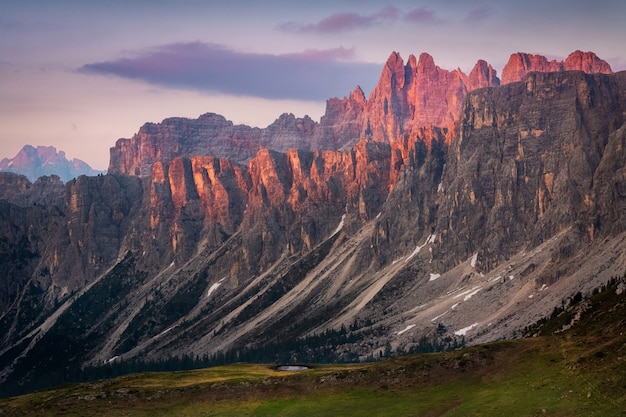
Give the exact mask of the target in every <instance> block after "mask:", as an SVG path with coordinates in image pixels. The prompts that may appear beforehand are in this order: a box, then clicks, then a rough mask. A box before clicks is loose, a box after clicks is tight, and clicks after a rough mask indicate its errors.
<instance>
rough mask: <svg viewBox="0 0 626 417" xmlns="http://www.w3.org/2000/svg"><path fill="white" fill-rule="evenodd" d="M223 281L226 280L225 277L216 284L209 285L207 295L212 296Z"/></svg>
mask: <svg viewBox="0 0 626 417" xmlns="http://www.w3.org/2000/svg"><path fill="white" fill-rule="evenodd" d="M222 281H224V278H222V279H220V280H219V281H217V282H216V283H215V284H213V285H211V286H210V287H209V291H208V292H207V294H206V296H207V297H210V296H211V294H213V293H214V292H215V290H217V289H218V288H219V287H220V285H222Z"/></svg>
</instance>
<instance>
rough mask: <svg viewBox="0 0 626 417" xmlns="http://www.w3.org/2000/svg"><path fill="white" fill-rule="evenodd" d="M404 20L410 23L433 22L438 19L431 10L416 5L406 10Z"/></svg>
mask: <svg viewBox="0 0 626 417" xmlns="http://www.w3.org/2000/svg"><path fill="white" fill-rule="evenodd" d="M404 20H406V21H408V22H412V23H434V22H436V21H438V20H439V19H438V18H437V16H436V15H435V12H433V11H432V10H430V9H427V8H425V7H418V8H416V9H413V10H410V11H408V12H407V13H406V14H405V15H404Z"/></svg>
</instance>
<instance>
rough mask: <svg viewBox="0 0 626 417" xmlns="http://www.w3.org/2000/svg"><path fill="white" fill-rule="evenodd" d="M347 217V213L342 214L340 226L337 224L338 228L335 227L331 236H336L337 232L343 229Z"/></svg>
mask: <svg viewBox="0 0 626 417" xmlns="http://www.w3.org/2000/svg"><path fill="white" fill-rule="evenodd" d="M345 219H346V215H345V214H344V215H342V216H341V221H340V222H339V226H337V228H336V229H335V231H334V232H333V234H332V235H331V236H335V235H336V234H337V233H339V232H340V231H341V229H343V222H344V220H345Z"/></svg>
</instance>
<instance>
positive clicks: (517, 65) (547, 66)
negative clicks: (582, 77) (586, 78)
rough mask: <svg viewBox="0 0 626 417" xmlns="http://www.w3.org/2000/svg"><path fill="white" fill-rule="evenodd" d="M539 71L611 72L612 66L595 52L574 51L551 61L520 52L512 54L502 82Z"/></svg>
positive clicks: (515, 80)
mask: <svg viewBox="0 0 626 417" xmlns="http://www.w3.org/2000/svg"><path fill="white" fill-rule="evenodd" d="M532 71H537V72H560V71H583V72H584V73H586V74H611V73H612V72H613V71H612V70H611V66H610V65H609V64H608V63H607V62H606V61H604V60H602V59H600V58H598V57H597V56H596V54H594V53H593V52H581V51H574V52H572V53H571V54H569V56H568V57H567V58H566V59H565V60H564V61H557V60H552V61H549V60H548V59H547V58H546V57H545V56H542V55H532V54H527V53H521V52H518V53H516V54H512V55H511V57H510V58H509V61H508V62H507V64H506V65H505V66H504V69H503V70H502V84H509V83H514V82H517V81H522V80H523V79H524V77H525V76H526V74H528V73H529V72H532Z"/></svg>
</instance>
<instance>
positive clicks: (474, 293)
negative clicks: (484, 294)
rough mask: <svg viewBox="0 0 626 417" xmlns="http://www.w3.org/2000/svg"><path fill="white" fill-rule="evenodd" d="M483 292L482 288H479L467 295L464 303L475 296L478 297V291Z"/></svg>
mask: <svg viewBox="0 0 626 417" xmlns="http://www.w3.org/2000/svg"><path fill="white" fill-rule="evenodd" d="M480 290H482V288H478V289H476V290H475V291H472V292H471V293H469V294H467V295H466V296H465V297H463V301H467V300H469V299H470V298H472V297H473V296H474V295H476V294H477V293H478V291H480Z"/></svg>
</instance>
